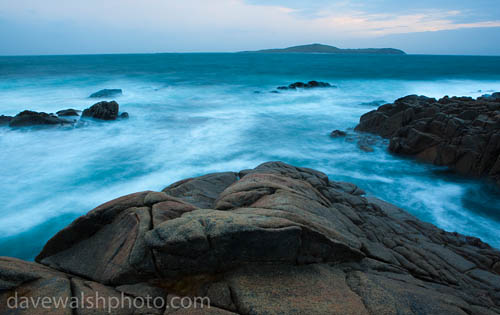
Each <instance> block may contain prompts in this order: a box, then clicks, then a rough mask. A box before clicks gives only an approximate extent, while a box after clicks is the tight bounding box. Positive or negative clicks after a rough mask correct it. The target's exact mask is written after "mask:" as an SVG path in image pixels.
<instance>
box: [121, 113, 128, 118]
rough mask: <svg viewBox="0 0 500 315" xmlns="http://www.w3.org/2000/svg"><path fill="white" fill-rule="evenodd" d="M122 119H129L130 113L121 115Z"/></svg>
mask: <svg viewBox="0 0 500 315" xmlns="http://www.w3.org/2000/svg"><path fill="white" fill-rule="evenodd" d="M119 117H120V118H121V119H127V118H128V117H129V116H128V113H127V112H123V113H121V114H120V116H119Z"/></svg>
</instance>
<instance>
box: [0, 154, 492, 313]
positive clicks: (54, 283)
mask: <svg viewBox="0 0 500 315" xmlns="http://www.w3.org/2000/svg"><path fill="white" fill-rule="evenodd" d="M36 261H37V262H36V263H30V262H24V261H21V260H17V259H12V258H0V311H2V312H3V311H8V310H7V309H6V306H5V305H6V300H7V299H8V297H10V296H12V294H14V293H15V292H22V294H24V295H26V296H41V295H47V294H48V295H53V296H75V295H78V294H81V293H82V292H85V293H86V294H92V293H94V292H96V291H98V292H100V293H101V294H102V295H104V296H117V295H119V294H121V293H124V294H127V295H128V296H137V295H140V294H146V293H148V294H150V295H153V296H162V297H166V298H167V300H168V299H169V298H172V297H173V296H207V297H209V298H210V301H211V305H212V308H211V309H210V310H200V309H194V308H193V307H191V308H187V309H182V310H169V309H153V310H151V309H150V310H145V309H130V308H126V309H121V310H119V312H116V314H143V313H147V314H162V313H164V314H171V313H174V314H500V270H499V269H500V268H499V267H498V266H499V265H500V252H499V251H498V250H496V249H494V248H491V247H490V246H489V245H488V244H485V243H483V242H481V241H480V240H479V239H477V238H474V237H468V236H464V235H461V234H458V233H450V232H446V231H443V230H441V229H439V228H437V227H435V226H433V225H431V224H428V223H425V222H422V221H420V220H418V219H417V218H415V217H413V216H412V215H410V214H408V213H407V212H405V211H403V210H401V209H399V208H397V207H395V206H394V205H391V204H389V203H386V202H384V201H382V200H379V199H377V198H374V197H365V196H364V192H363V191H362V190H361V189H360V188H358V187H357V186H356V185H353V184H350V183H345V182H335V181H331V180H329V179H328V177H327V176H326V175H325V174H323V173H321V172H319V171H316V170H312V169H307V168H299V167H294V166H292V165H288V164H285V163H281V162H268V163H264V164H262V165H260V166H258V167H257V168H255V169H251V170H242V171H240V172H234V173H233V172H227V173H216V174H209V175H205V176H201V177H197V178H191V179H187V180H184V181H180V182H178V183H175V184H172V185H170V186H168V187H167V188H166V189H165V190H164V191H163V192H151V191H145V192H140V193H136V194H131V195H127V196H124V197H121V198H118V199H115V200H112V201H110V202H108V203H105V204H103V205H101V206H99V207H97V208H96V209H94V210H92V211H90V212H89V213H88V214H87V215H85V216H82V217H80V218H78V219H77V220H75V221H74V222H73V223H72V224H70V225H69V226H68V227H66V228H65V229H63V230H62V231H60V232H59V233H58V234H57V235H55V236H54V237H53V238H52V239H51V240H50V241H49V242H48V243H47V244H46V246H45V247H44V249H43V250H42V252H41V253H40V254H39V255H38V257H37V258H36ZM2 308H3V309H2ZM10 311H11V312H12V310H10ZM65 311H68V310H60V309H57V310H53V312H54V313H56V314H58V312H59V313H61V314H70V313H72V312H71V311H74V312H76V313H77V314H85V312H84V311H88V310H81V309H76V310H70V311H69V312H65ZM74 312H73V314H74ZM13 314H37V313H36V312H33V311H31V310H29V311H26V310H24V311H23V310H16V311H15V312H13ZM40 314H42V313H40ZM93 314H106V311H105V310H103V309H94V310H93Z"/></svg>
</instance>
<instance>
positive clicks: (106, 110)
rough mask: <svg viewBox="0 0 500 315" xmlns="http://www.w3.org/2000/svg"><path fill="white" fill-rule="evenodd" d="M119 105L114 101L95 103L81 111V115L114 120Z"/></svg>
mask: <svg viewBox="0 0 500 315" xmlns="http://www.w3.org/2000/svg"><path fill="white" fill-rule="evenodd" d="M119 107H120V106H119V105H118V103H117V102H115V101H111V102H107V101H102V102H99V103H96V104H94V105H92V106H90V107H89V108H87V109H85V110H84V111H83V112H82V117H91V118H95V119H101V120H115V119H116V118H118V110H119Z"/></svg>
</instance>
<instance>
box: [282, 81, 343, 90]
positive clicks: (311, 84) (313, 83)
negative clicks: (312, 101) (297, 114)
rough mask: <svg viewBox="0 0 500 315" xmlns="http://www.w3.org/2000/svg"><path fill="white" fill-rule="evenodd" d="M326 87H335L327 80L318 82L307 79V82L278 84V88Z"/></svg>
mask: <svg viewBox="0 0 500 315" xmlns="http://www.w3.org/2000/svg"><path fill="white" fill-rule="evenodd" d="M326 87H336V86H333V85H331V84H330V83H327V82H319V81H309V82H307V83H304V82H295V83H292V84H290V85H288V86H279V87H277V89H278V90H296V89H312V88H326Z"/></svg>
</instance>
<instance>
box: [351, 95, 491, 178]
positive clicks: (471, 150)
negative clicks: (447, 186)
mask: <svg viewBox="0 0 500 315" xmlns="http://www.w3.org/2000/svg"><path fill="white" fill-rule="evenodd" d="M494 95H497V93H495V94H494ZM499 113H500V112H499V108H498V99H497V98H495V97H480V98H478V99H476V100H474V99H472V98H469V97H452V98H449V97H444V98H442V99H440V100H436V99H433V98H428V97H425V96H416V95H410V96H406V97H403V98H401V99H398V100H396V102H394V104H386V105H382V106H380V107H379V108H378V109H377V110H374V111H371V112H369V113H366V114H364V115H363V116H361V119H360V123H359V125H358V126H357V127H356V130H357V131H363V132H370V133H375V134H378V135H380V136H382V137H384V138H388V139H390V145H389V150H390V151H392V152H394V153H399V154H404V155H412V156H416V157H417V158H418V159H420V160H423V161H426V162H429V163H434V164H436V165H444V166H448V167H450V168H452V169H454V170H456V171H457V172H458V173H460V174H463V175H469V176H474V177H479V176H489V177H491V178H492V179H493V180H495V181H497V182H500V174H499V173H498V172H497V171H496V166H495V165H496V161H497V160H498V159H499V157H500V115H499Z"/></svg>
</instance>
